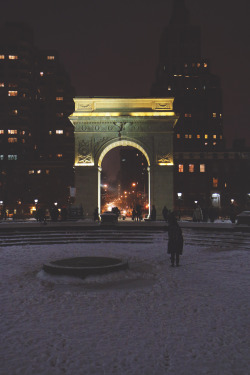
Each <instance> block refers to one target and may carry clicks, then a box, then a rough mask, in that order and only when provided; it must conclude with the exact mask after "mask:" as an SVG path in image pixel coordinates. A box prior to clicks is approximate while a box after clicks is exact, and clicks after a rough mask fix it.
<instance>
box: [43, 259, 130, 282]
mask: <svg viewBox="0 0 250 375" xmlns="http://www.w3.org/2000/svg"><path fill="white" fill-rule="evenodd" d="M127 268H128V262H124V261H122V260H121V259H117V258H109V257H76V258H66V259H61V260H56V261H53V262H50V263H47V264H44V265H43V270H44V271H45V272H47V273H49V274H52V275H66V276H76V277H82V278H84V277H86V276H89V275H103V274H105V273H109V272H114V271H121V270H125V269H127Z"/></svg>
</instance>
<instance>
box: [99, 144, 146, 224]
mask: <svg viewBox="0 0 250 375" xmlns="http://www.w3.org/2000/svg"><path fill="white" fill-rule="evenodd" d="M135 145H136V146H137V147H135ZM98 165H99V174H100V176H99V187H98V191H99V207H100V213H101V212H105V211H111V210H112V208H113V209H114V207H117V208H118V209H119V211H120V218H121V219H123V220H125V219H127V220H131V219H132V217H133V219H134V220H142V219H143V218H145V217H148V216H149V207H150V168H149V157H148V155H147V153H146V152H145V150H144V149H143V148H142V147H141V146H139V145H137V144H136V143H134V142H131V141H117V142H114V143H112V144H111V145H109V146H108V147H106V148H105V150H103V152H102V154H101V155H100V158H99V161H98ZM133 210H134V211H133ZM135 211H136V212H137V215H136V216H135V217H134V215H135Z"/></svg>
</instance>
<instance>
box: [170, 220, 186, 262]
mask: <svg viewBox="0 0 250 375" xmlns="http://www.w3.org/2000/svg"><path fill="white" fill-rule="evenodd" d="M168 223H169V225H168V254H171V266H172V267H174V264H175V263H176V266H177V267H178V266H179V255H180V254H182V250H183V236H182V230H181V228H180V227H179V224H178V223H177V220H176V217H175V216H174V214H173V213H171V214H170V215H169V217H168Z"/></svg>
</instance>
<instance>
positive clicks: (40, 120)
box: [0, 23, 74, 216]
mask: <svg viewBox="0 0 250 375" xmlns="http://www.w3.org/2000/svg"><path fill="white" fill-rule="evenodd" d="M73 96H74V90H73V88H72V86H71V83H70V79H69V77H68V75H67V73H66V72H65V70H64V68H63V66H62V64H61V63H60V61H59V56H58V54H57V53H56V51H41V50H39V49H38V48H37V47H36V46H35V44H34V41H33V32H32V30H31V29H30V28H29V27H27V26H26V25H23V24H20V25H19V24H12V23H8V24H5V25H4V26H3V27H1V32H0V169H1V173H0V202H2V203H1V206H2V211H3V207H4V208H5V210H6V212H7V215H10V216H12V215H13V214H14V215H25V214H26V213H27V214H28V213H30V210H32V209H34V206H35V205H34V201H35V200H36V202H37V201H38V204H39V205H43V206H46V207H49V206H50V205H51V204H53V203H54V202H58V203H59V204H60V205H63V204H66V203H67V200H68V196H69V186H73V162H74V133H73V127H72V125H71V123H70V121H69V120H68V116H69V114H70V113H72V111H73V108H74V104H73ZM36 206H37V205H36ZM32 207H33V208H32Z"/></svg>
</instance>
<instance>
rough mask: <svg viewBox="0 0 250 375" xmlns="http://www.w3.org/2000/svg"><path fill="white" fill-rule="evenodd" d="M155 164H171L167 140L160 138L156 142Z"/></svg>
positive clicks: (171, 156)
mask: <svg viewBox="0 0 250 375" xmlns="http://www.w3.org/2000/svg"><path fill="white" fill-rule="evenodd" d="M156 162H157V164H172V163H173V155H172V153H171V149H170V147H169V141H168V140H161V141H159V142H158V144H157V155H156Z"/></svg>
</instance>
